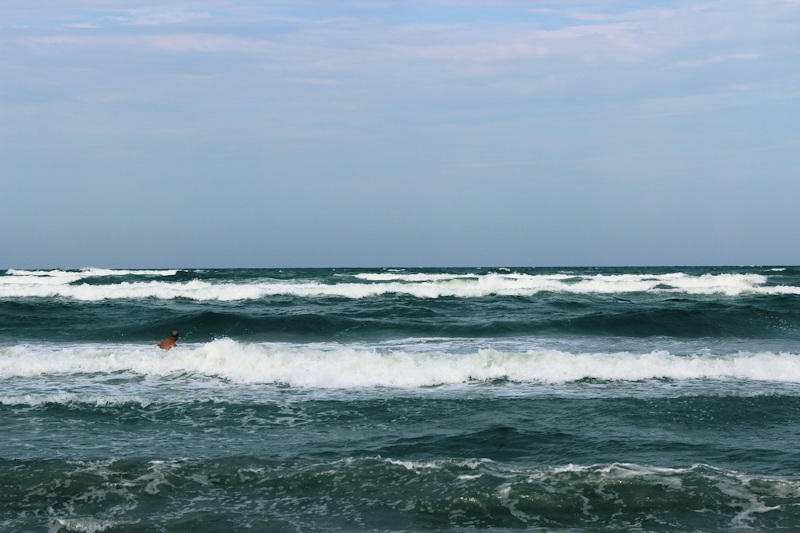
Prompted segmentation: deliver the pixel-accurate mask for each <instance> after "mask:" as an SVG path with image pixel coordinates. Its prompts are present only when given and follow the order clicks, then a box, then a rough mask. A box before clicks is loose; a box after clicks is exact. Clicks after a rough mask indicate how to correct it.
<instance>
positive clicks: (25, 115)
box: [0, 0, 800, 268]
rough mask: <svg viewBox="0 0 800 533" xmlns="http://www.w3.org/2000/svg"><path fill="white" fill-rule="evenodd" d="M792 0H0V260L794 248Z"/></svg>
mask: <svg viewBox="0 0 800 533" xmlns="http://www.w3.org/2000/svg"><path fill="white" fill-rule="evenodd" d="M798 200H800V0H724V1H723V0H709V1H665V0H654V1H649V2H644V1H642V2H639V1H624V0H623V1H616V0H575V1H561V0H552V1H527V2H522V1H514V0H496V1H488V0H487V1H482V0H407V1H397V0H339V1H336V2H332V1H329V0H328V1H314V0H294V1H254V0H230V1H226V0H192V1H191V2H183V1H181V0H176V1H173V2H162V1H149V0H142V1H127V0H119V1H114V2H111V1H104V0H73V1H70V2H63V1H60V0H4V2H3V3H2V5H0V268H81V267H105V268H136V267H142V268H175V267H198V268H199V267H207V268H213V267H348V266H350V267H379V266H409V267H411V266H431V267H438V266H587V265H588V266H638V265H642V266H647V265H665V266H671V265H797V264H800V205H798V204H799V202H798Z"/></svg>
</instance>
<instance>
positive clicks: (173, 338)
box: [158, 331, 178, 350]
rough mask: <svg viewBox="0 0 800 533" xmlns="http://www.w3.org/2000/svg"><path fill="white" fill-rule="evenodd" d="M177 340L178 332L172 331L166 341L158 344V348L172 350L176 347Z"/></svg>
mask: <svg viewBox="0 0 800 533" xmlns="http://www.w3.org/2000/svg"><path fill="white" fill-rule="evenodd" d="M177 340H178V332H177V331H173V332H172V336H171V337H170V338H168V339H164V340H163V341H161V342H159V343H158V347H159V348H161V349H162V350H169V349H170V348H174V347H176V346H177V345H178V343H177V342H176V341H177Z"/></svg>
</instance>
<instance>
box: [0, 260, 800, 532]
mask: <svg viewBox="0 0 800 533" xmlns="http://www.w3.org/2000/svg"><path fill="white" fill-rule="evenodd" d="M799 294H800V269H798V268H794V267H768V268H761V267H749V268H628V269H603V268H583V269H514V268H503V269H486V268H484V269H314V270H180V269H176V270H127V271H122V270H101V269H83V270H77V271H60V270H47V271H21V270H9V271H5V272H2V271H0V378H2V388H0V435H2V436H3V438H2V439H0V528H2V529H3V530H8V531H85V532H89V531H92V532H94V531H154V530H156V531H185V530H188V529H194V530H198V531H218V530H219V531H222V530H226V531H227V530H232V529H244V528H250V529H251V530H262V531H298V530H299V531H315V530H329V529H332V528H334V529H337V528H338V529H340V530H346V531H353V530H362V531H373V530H375V531H400V530H416V531H418V530H437V531H440V530H444V531H473V530H517V529H528V530H541V531H612V530H613V531H676V530H680V531H735V530H742V531H744V530H748V531H749V530H760V531H767V530H770V531H772V530H781V529H784V530H793V529H797V528H800V349H798V346H800V344H798V341H799V340H800V305H798V297H800V296H798V295H799ZM173 329H178V330H179V331H180V332H181V338H180V340H179V346H178V347H177V348H174V349H173V350H170V351H168V352H166V351H162V350H159V349H157V348H155V344H156V342H158V341H159V340H161V339H162V338H164V337H166V336H168V335H169V333H170V332H171V331H172V330H173Z"/></svg>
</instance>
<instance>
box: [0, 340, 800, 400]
mask: <svg viewBox="0 0 800 533" xmlns="http://www.w3.org/2000/svg"><path fill="white" fill-rule="evenodd" d="M113 372H132V373H135V374H141V375H149V376H168V375H172V374H181V373H190V374H195V375H201V376H208V377H217V378H222V379H226V380H230V381H232V382H236V383H276V384H282V385H287V386H292V387H302V388H331V389H336V388H364V387H367V388H368V387H427V386H435V385H448V384H467V383H475V382H479V383H480V382H493V381H496V380H507V381H510V382H518V383H565V382H573V381H579V380H585V379H595V380H610V381H642V380H652V379H671V380H698V379H737V380H752V381H772V382H784V383H800V355H798V354H794V353H772V352H763V353H735V354H729V355H706V354H702V355H691V356H686V355H673V354H670V353H669V352H666V351H654V352H650V353H629V352H620V353H567V352H563V351H559V350H530V351H527V352H521V353H515V352H502V351H498V350H494V349H480V350H477V351H475V352H473V353H468V354H451V353H443V352H414V351H405V350H399V351H385V352H384V351H378V350H375V349H374V348H370V349H366V348H365V349H359V348H356V347H339V348H335V349H316V348H309V347H298V346H296V345H295V346H291V347H290V346H274V345H273V346H269V345H261V344H248V343H240V342H236V341H233V340H230V339H220V340H216V341H213V342H210V343H208V344H203V345H198V346H194V347H190V346H181V347H178V348H175V349H173V350H171V351H169V352H162V351H160V350H157V349H156V348H152V349H143V348H135V347H129V348H118V349H103V348H97V347H91V346H83V347H81V346H75V347H62V348H59V349H53V348H31V347H28V346H15V347H11V348H4V349H2V350H0V378H10V377H23V376H28V377H31V376H43V375H53V374H75V373H113Z"/></svg>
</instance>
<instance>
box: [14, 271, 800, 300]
mask: <svg viewBox="0 0 800 533" xmlns="http://www.w3.org/2000/svg"><path fill="white" fill-rule="evenodd" d="M47 272H50V274H49V275H45V274H43V273H42V272H38V271H9V273H10V274H9V273H7V274H6V275H5V276H0V298H53V297H59V298H70V299H75V300H84V301H101V300H113V299H140V298H157V299H176V298H185V299H189V300H198V301H210V300H217V301H241V300H254V299H259V298H265V297H269V296H276V295H286V296H297V297H341V298H367V297H375V296H381V295H387V294H400V295H410V296H414V297H417V298H441V297H457V298H475V297H485V296H491V295H499V296H532V295H535V294H538V293H542V292H554V293H559V292H560V293H568V294H611V295H613V294H625V293H654V294H663V293H680V294H690V295H724V296H738V295H742V294H754V295H797V294H800V287H797V286H788V285H767V281H768V278H767V277H766V276H763V275H760V274H735V273H724V274H703V275H699V276H697V275H689V274H686V273H682V272H676V273H670V274H658V275H649V274H618V275H609V274H596V275H586V274H583V275H568V274H554V275H546V274H522V273H514V272H509V273H502V274H500V273H489V274H481V275H472V274H464V275H456V274H423V273H419V274H403V273H378V274H370V273H359V274H355V275H352V276H350V277H349V278H350V280H352V281H347V279H348V277H342V276H340V277H336V278H334V279H336V280H337V282H335V283H328V282H322V281H318V280H291V281H284V280H270V279H265V278H261V279H257V280H250V281H224V282H219V281H208V280H198V279H195V280H190V281H180V282H178V281H160V280H150V281H121V282H116V283H107V284H96V283H78V281H80V280H81V279H83V278H85V277H89V276H108V275H109V274H108V273H107V272H114V273H115V274H114V275H123V273H126V275H148V276H153V275H157V276H170V275H174V274H175V273H176V272H177V271H175V270H169V271H102V270H95V269H91V270H88V271H80V272H66V271H47ZM340 280H343V281H340Z"/></svg>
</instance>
